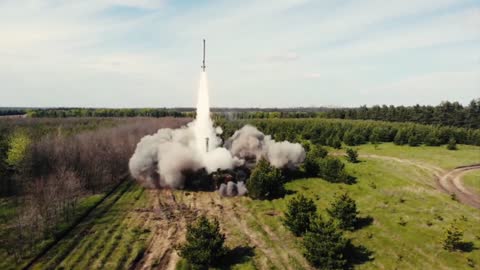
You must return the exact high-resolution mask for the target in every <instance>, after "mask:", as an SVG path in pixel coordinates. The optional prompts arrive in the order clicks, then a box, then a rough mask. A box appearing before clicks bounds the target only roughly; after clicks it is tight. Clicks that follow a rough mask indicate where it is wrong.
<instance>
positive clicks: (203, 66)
mask: <svg viewBox="0 0 480 270" xmlns="http://www.w3.org/2000/svg"><path fill="white" fill-rule="evenodd" d="M206 67H207V66H205V39H204V40H203V62H202V66H201V68H202V69H203V72H205V68H206Z"/></svg>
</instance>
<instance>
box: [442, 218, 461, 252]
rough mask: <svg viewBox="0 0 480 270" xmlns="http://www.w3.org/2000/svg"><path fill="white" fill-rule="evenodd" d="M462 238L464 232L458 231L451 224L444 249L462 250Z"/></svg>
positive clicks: (446, 231)
mask: <svg viewBox="0 0 480 270" xmlns="http://www.w3.org/2000/svg"><path fill="white" fill-rule="evenodd" d="M462 238H463V231H461V230H460V229H458V227H457V226H456V225H455V224H453V223H452V224H450V226H449V227H448V228H447V229H446V230H445V236H444V240H443V249H445V250H448V251H455V250H458V249H460V248H461V246H462Z"/></svg>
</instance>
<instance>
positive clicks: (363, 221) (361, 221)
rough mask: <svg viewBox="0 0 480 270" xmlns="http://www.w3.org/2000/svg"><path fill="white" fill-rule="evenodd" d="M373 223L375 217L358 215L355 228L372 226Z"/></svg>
mask: <svg viewBox="0 0 480 270" xmlns="http://www.w3.org/2000/svg"><path fill="white" fill-rule="evenodd" d="M372 223H373V217H371V216H366V217H358V218H357V222H356V223H355V230H360V229H362V228H364V227H367V226H370V225H372Z"/></svg>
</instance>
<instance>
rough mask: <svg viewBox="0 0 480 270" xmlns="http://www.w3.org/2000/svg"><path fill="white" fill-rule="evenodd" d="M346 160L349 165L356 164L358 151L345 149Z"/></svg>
mask: <svg viewBox="0 0 480 270" xmlns="http://www.w3.org/2000/svg"><path fill="white" fill-rule="evenodd" d="M347 160H348V161H350V162H351V163H357V162H358V151H357V150H355V149H353V148H347Z"/></svg>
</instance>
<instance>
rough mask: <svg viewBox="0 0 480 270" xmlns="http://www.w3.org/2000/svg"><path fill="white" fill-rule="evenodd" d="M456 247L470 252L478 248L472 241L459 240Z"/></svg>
mask: <svg viewBox="0 0 480 270" xmlns="http://www.w3.org/2000/svg"><path fill="white" fill-rule="evenodd" d="M457 249H458V250H459V251H462V252H472V251H474V250H477V249H478V248H477V247H475V245H474V244H473V242H461V243H459V244H458V246H457Z"/></svg>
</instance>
